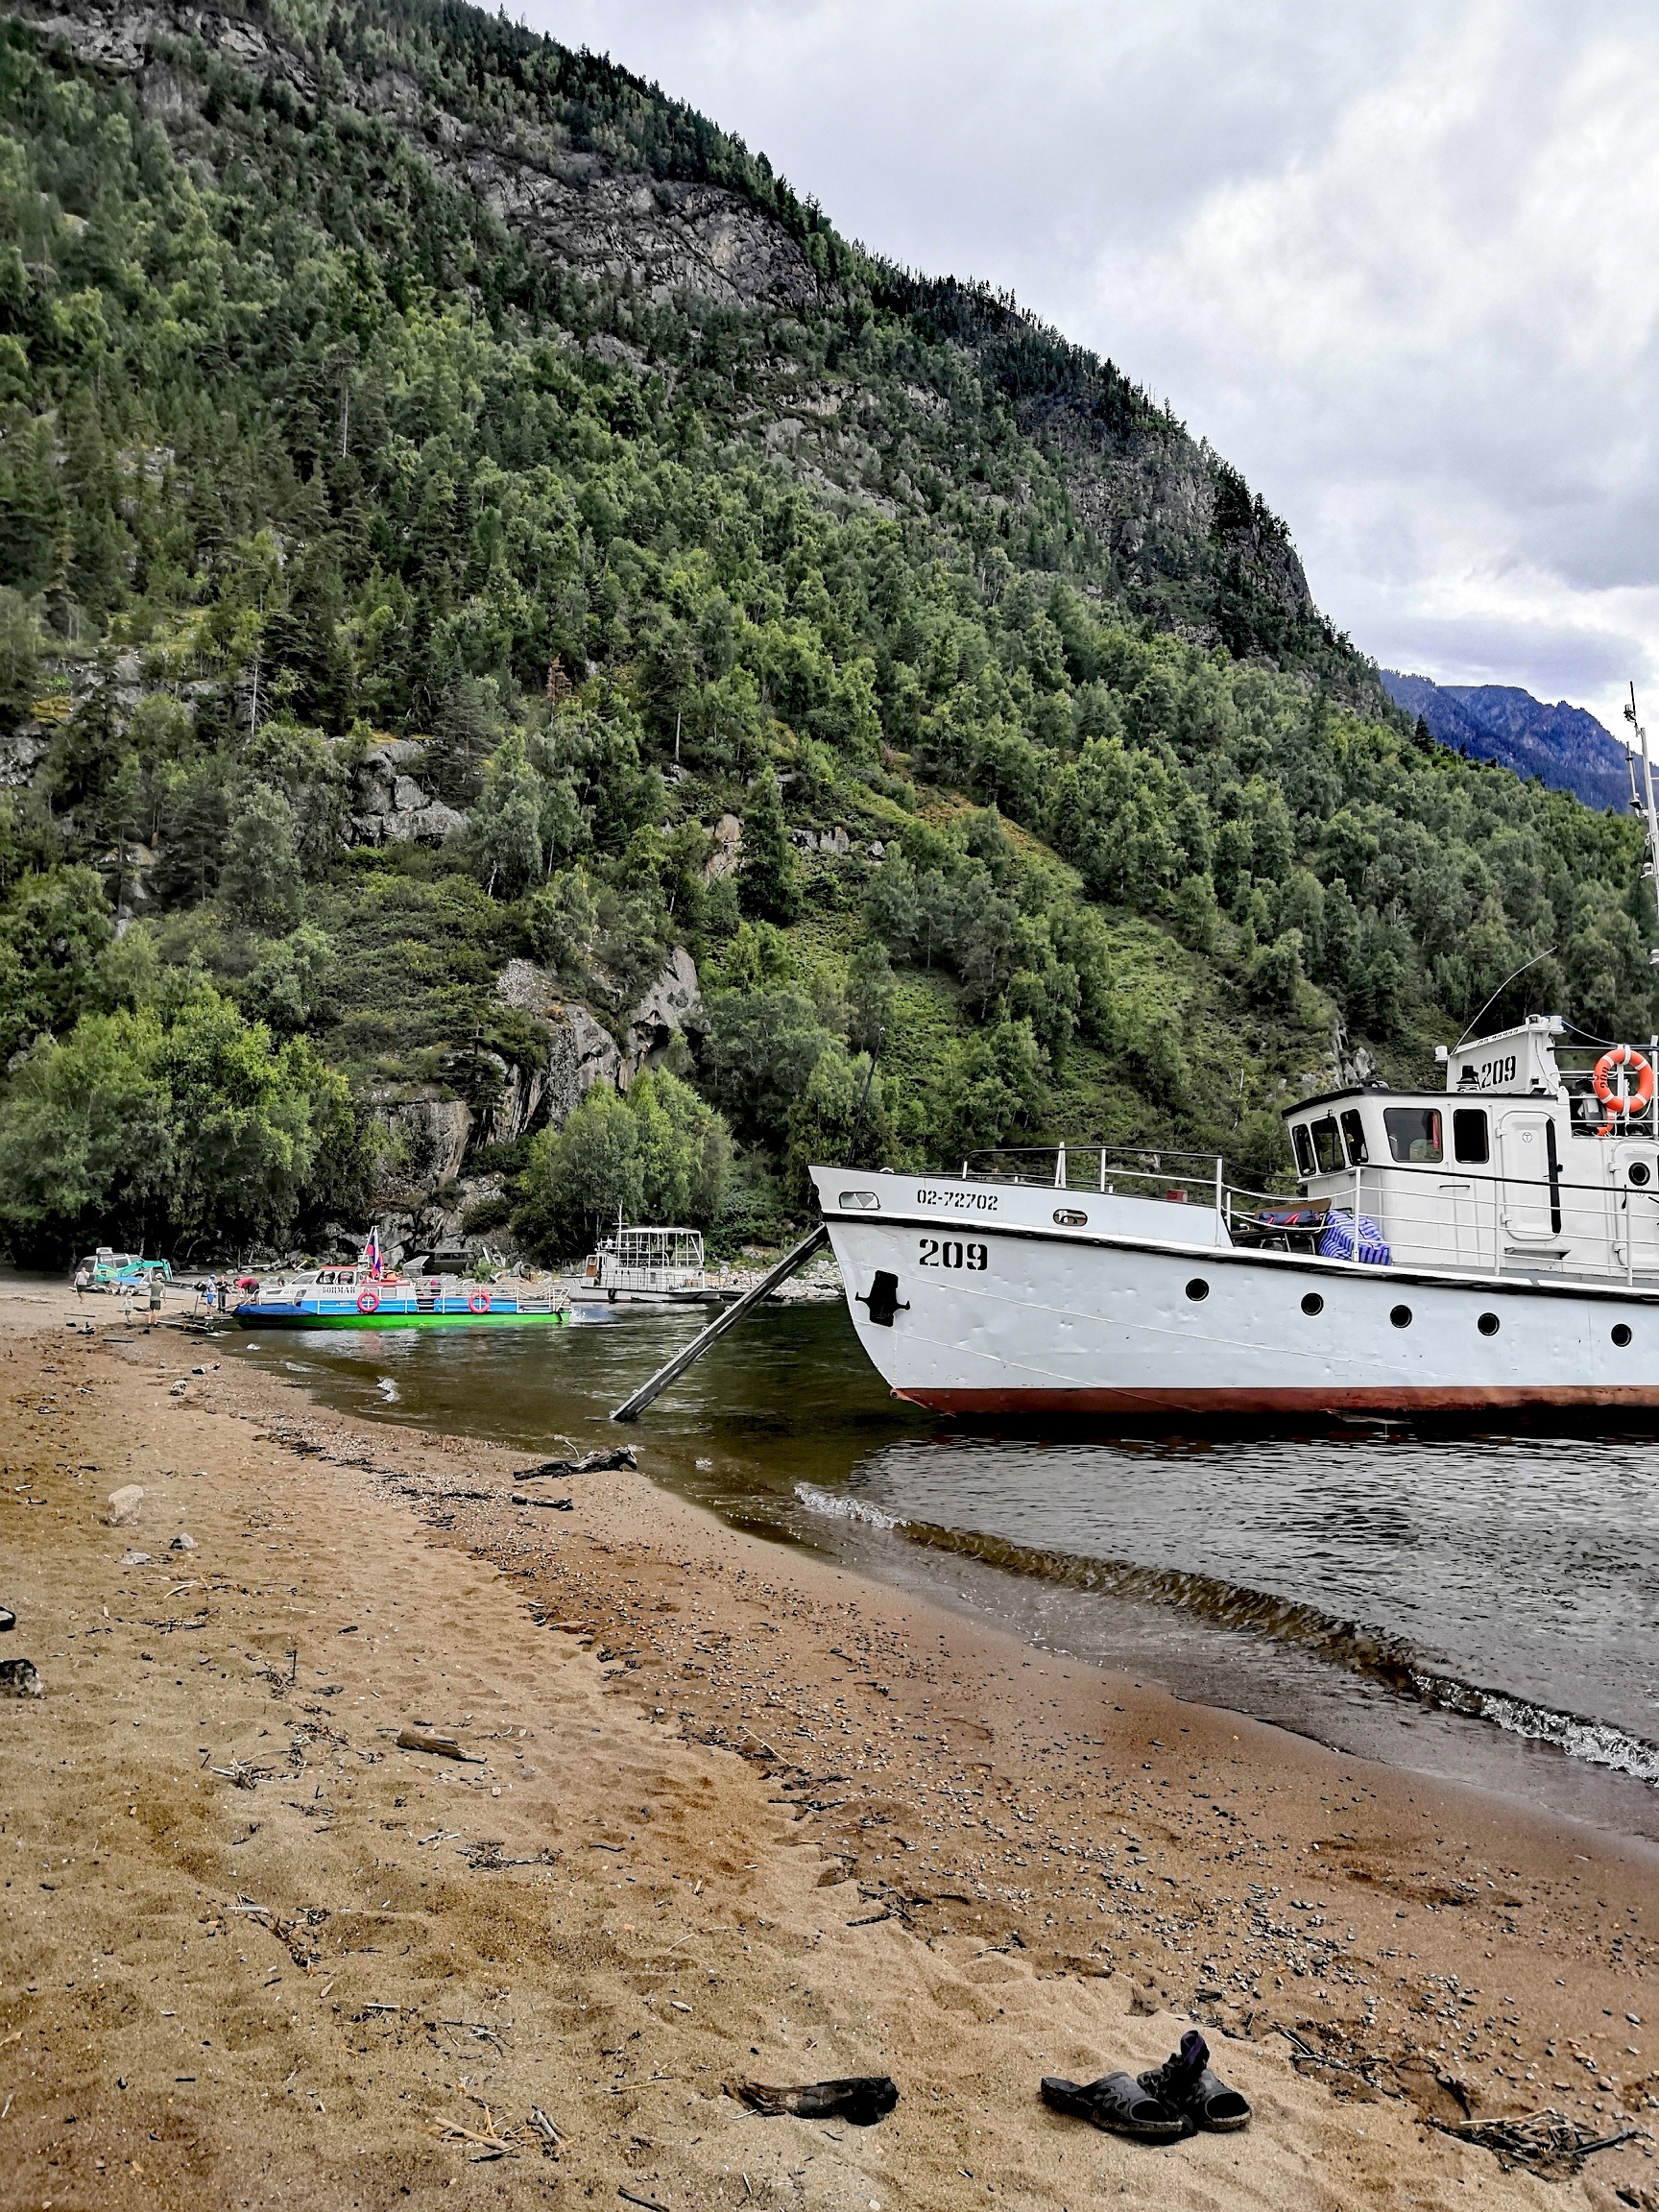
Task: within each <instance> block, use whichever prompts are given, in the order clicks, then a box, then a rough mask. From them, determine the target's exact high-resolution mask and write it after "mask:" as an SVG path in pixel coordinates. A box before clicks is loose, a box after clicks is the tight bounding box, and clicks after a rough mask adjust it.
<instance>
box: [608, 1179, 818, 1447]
mask: <svg viewBox="0 0 1659 2212" xmlns="http://www.w3.org/2000/svg"><path fill="white" fill-rule="evenodd" d="M828 1243H829V1230H828V1229H826V1228H825V1226H824V1224H823V1222H822V1221H820V1222H819V1224H818V1226H817V1228H816V1229H814V1230H813V1232H812V1234H811V1236H810V1237H806V1238H803V1239H802V1241H801V1242H800V1243H799V1244H797V1245H796V1247H795V1249H794V1250H793V1251H792V1252H785V1253H784V1255H783V1257H782V1259H781V1260H780V1261H779V1262H778V1264H777V1266H776V1267H773V1268H771V1269H769V1270H768V1272H767V1273H766V1274H764V1275H762V1276H761V1278H760V1280H759V1282H758V1283H757V1284H756V1285H754V1286H753V1287H752V1288H751V1289H748V1290H745V1291H744V1293H743V1295H742V1297H741V1298H739V1299H738V1300H737V1302H736V1304H735V1305H733V1306H728V1307H727V1308H726V1310H724V1312H721V1313H716V1314H715V1316H714V1318H713V1320H712V1321H710V1322H709V1326H708V1328H707V1329H703V1330H700V1331H699V1332H698V1334H696V1335H695V1336H693V1337H692V1339H691V1341H690V1343H689V1344H687V1345H686V1346H685V1349H684V1350H683V1351H679V1352H676V1353H675V1355H674V1357H673V1358H672V1359H670V1360H668V1361H667V1362H666V1363H665V1364H664V1365H663V1366H661V1367H659V1368H658V1370H657V1372H656V1374H655V1375H653V1376H652V1378H651V1380H650V1382H649V1383H641V1384H640V1385H639V1387H638V1389H637V1390H636V1391H635V1393H634V1395H633V1397H632V1398H624V1399H623V1401H622V1403H621V1405H620V1406H618V1407H616V1409H615V1411H614V1412H613V1414H612V1416H611V1418H612V1420H613V1421H635V1420H637V1419H638V1417H639V1415H640V1414H641V1413H643V1412H644V1410H645V1408H646V1407H647V1406H649V1405H650V1403H651V1401H652V1400H653V1399H654V1398H655V1397H657V1396H658V1394H659V1393H660V1392H661V1391H663V1390H666V1389H667V1387H668V1385H669V1383H672V1382H673V1381H674V1380H675V1379H676V1377H677V1376H681V1375H684V1374H685V1370H686V1368H687V1367H689V1366H690V1365H691V1364H692V1362H693V1361H694V1360H697V1359H701V1358H702V1357H703V1355H704V1353H705V1352H707V1351H708V1349H709V1345H710V1344H712V1343H713V1341H714V1339H715V1337H716V1336H724V1335H725V1334H726V1332H727V1330H728V1329H732V1328H734V1327H735V1326H736V1324H737V1323H738V1322H739V1321H741V1320H742V1319H743V1317H744V1315H745V1314H746V1313H751V1312H753V1311H754V1310H755V1308H756V1307H757V1306H758V1305H759V1303H760V1301H761V1299H762V1298H764V1297H766V1296H767V1294H768V1293H769V1292H770V1291H773V1290H775V1289H776V1288H777V1287H778V1286H779V1284H780V1283H782V1282H784V1281H785V1280H786V1279H787V1278H788V1277H789V1276H791V1275H793V1274H794V1272H795V1270H796V1269H797V1268H798V1267H804V1266H805V1264H806V1262H807V1261H808V1260H810V1259H811V1257H812V1255H813V1253H814V1252H819V1251H822V1250H823V1248H824V1246H825V1245H826V1244H828Z"/></svg>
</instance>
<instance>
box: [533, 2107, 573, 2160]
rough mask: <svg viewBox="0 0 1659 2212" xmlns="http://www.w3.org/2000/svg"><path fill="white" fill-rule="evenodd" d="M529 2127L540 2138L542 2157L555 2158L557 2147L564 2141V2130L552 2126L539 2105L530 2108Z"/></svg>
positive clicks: (557, 2151) (557, 2153)
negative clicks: (533, 2129)
mask: <svg viewBox="0 0 1659 2212" xmlns="http://www.w3.org/2000/svg"><path fill="white" fill-rule="evenodd" d="M530 2126H531V2127H532V2128H535V2130H536V2132H537V2134H538V2135H539V2136H540V2137H541V2150H542V2153H543V2155H544V2156H545V2157H548V2158H557V2157H558V2155H559V2146H560V2144H561V2143H563V2142H564V2140H565V2130H564V2129H563V2128H556V2127H555V2126H554V2124H553V2122H552V2121H551V2120H549V2119H548V2117H547V2115H546V2113H545V2112H543V2111H542V2109H541V2105H540V2104H532V2105H531V2107H530Z"/></svg>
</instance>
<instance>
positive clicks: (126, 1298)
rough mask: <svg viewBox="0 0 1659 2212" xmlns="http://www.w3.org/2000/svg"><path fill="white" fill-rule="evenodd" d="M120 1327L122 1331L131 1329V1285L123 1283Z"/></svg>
mask: <svg viewBox="0 0 1659 2212" xmlns="http://www.w3.org/2000/svg"><path fill="white" fill-rule="evenodd" d="M121 1326H122V1328H123V1329H131V1328H132V1284H131V1283H123V1284H122V1286H121Z"/></svg>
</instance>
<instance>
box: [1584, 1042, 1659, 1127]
mask: <svg viewBox="0 0 1659 2212" xmlns="http://www.w3.org/2000/svg"><path fill="white" fill-rule="evenodd" d="M1615 1068H1628V1069H1629V1070H1631V1072H1632V1074H1633V1075H1634V1077H1635V1081H1636V1088H1635V1090H1634V1091H1628V1092H1626V1093H1625V1094H1624V1095H1623V1097H1621V1096H1620V1095H1619V1094H1618V1092H1617V1091H1615V1090H1614V1088H1613V1085H1612V1082H1611V1080H1610V1078H1611V1075H1612V1072H1613V1070H1614V1069H1615ZM1595 1082H1596V1095H1597V1097H1598V1098H1599V1099H1600V1101H1601V1103H1602V1105H1603V1106H1604V1107H1605V1108H1606V1109H1607V1111H1608V1113H1609V1114H1623V1115H1625V1116H1626V1117H1628V1116H1629V1115H1632V1114H1645V1113H1646V1112H1647V1108H1648V1106H1649V1105H1650V1104H1651V1103H1652V1098H1653V1070H1652V1068H1651V1066H1650V1065H1649V1064H1648V1062H1647V1061H1646V1060H1645V1059H1644V1058H1643V1057H1642V1055H1641V1053H1640V1052H1638V1051H1637V1049H1636V1047H1635V1046H1634V1045H1615V1046H1614V1047H1613V1049H1612V1050H1611V1051H1610V1052H1603V1053H1602V1055H1601V1057H1600V1059H1599V1060H1598V1061H1597V1063H1596V1076H1595Z"/></svg>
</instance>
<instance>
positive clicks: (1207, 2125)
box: [1139, 2028, 1250, 2135]
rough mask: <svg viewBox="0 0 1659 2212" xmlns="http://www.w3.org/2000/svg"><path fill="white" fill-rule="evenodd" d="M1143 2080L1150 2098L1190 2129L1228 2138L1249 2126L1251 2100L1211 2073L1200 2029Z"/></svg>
mask: <svg viewBox="0 0 1659 2212" xmlns="http://www.w3.org/2000/svg"><path fill="white" fill-rule="evenodd" d="M1139 2080H1140V2086H1141V2087H1142V2089H1143V2090H1144V2091H1145V2092H1146V2094H1147V2096H1148V2097H1155V2098H1158V2099H1160V2100H1161V2101H1162V2102H1163V2103H1164V2104H1167V2105H1168V2106H1170V2108H1171V2109H1172V2110H1173V2111H1175V2112H1178V2113H1179V2114H1180V2115H1181V2116H1182V2118H1183V2120H1184V2121H1185V2122H1186V2124H1187V2125H1188V2126H1189V2127H1190V2128H1203V2129H1204V2130H1205V2132H1206V2133H1208V2134H1213V2135H1226V2134H1230V2133H1231V2132H1232V2131H1233V2129H1234V2128H1243V2127H1247V2126H1248V2125H1249V2120H1250V2104H1249V2100H1248V2099H1247V2098H1244V2097H1241V2096H1240V2095H1239V2093H1238V2090H1237V2089H1229V2088H1228V2086H1227V2084H1226V2083H1225V2082H1224V2081H1223V2080H1221V2079H1220V2077H1219V2076H1218V2075H1215V2074H1213V2073H1212V2072H1211V2070H1210V2046H1209V2045H1208V2044H1207V2043H1206V2042H1205V2040H1204V2038H1203V2036H1202V2035H1200V2034H1199V2032H1198V2031H1197V2029H1196V2028H1189V2029H1188V2031H1187V2032H1186V2034H1185V2035H1183V2036H1182V2038H1181V2048H1180V2050H1179V2051H1172V2052H1171V2053H1170V2054H1169V2056H1168V2057H1167V2058H1166V2059H1165V2061H1164V2063H1163V2065H1162V2066H1151V2067H1148V2068H1147V2070H1146V2072H1145V2073H1144V2074H1142V2075H1141V2076H1140V2078H1139Z"/></svg>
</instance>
